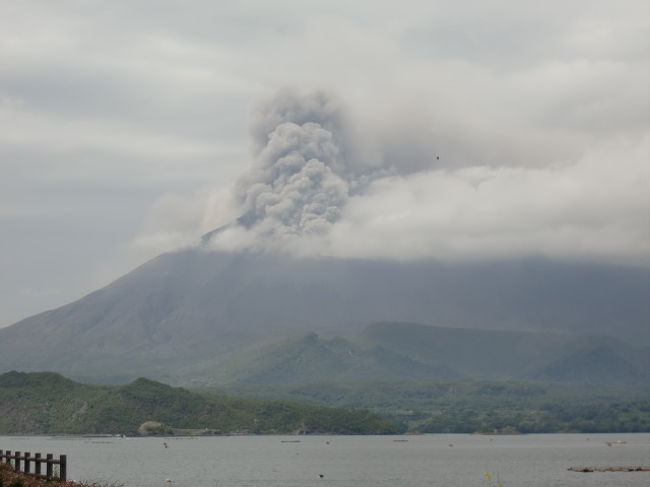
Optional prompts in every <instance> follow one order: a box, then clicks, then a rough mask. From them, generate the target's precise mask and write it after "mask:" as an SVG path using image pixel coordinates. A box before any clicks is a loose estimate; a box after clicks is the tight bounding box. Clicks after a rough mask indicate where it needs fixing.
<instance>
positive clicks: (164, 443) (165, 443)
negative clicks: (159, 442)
mask: <svg viewBox="0 0 650 487" xmlns="http://www.w3.org/2000/svg"><path fill="white" fill-rule="evenodd" d="M163 445H165V448H169V447H168V446H167V442H165V441H163ZM167 480H169V479H167ZM169 481H170V482H171V480H169Z"/></svg>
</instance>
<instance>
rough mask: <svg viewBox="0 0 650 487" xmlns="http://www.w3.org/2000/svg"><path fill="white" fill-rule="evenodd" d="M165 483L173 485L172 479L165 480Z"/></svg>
mask: <svg viewBox="0 0 650 487" xmlns="http://www.w3.org/2000/svg"><path fill="white" fill-rule="evenodd" d="M165 482H167V483H168V484H173V483H174V481H173V480H172V479H165Z"/></svg>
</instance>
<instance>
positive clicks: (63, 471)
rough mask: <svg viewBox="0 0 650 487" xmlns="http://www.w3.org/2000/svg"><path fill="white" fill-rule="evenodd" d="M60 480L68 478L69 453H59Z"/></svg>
mask: <svg viewBox="0 0 650 487" xmlns="http://www.w3.org/2000/svg"><path fill="white" fill-rule="evenodd" d="M59 462H60V463H59V480H63V481H64V482H65V481H66V480H67V479H66V476H67V473H68V455H59Z"/></svg>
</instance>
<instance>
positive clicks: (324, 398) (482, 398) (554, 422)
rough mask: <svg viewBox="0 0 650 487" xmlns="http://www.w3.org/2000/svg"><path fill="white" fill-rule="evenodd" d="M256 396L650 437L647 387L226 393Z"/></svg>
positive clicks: (421, 419) (486, 424) (449, 386)
mask: <svg viewBox="0 0 650 487" xmlns="http://www.w3.org/2000/svg"><path fill="white" fill-rule="evenodd" d="M221 391H222V392H223V391H228V392H229V393H231V394H237V395H241V396H248V397H256V398H262V397H264V398H276V399H280V398H281V399H291V400H296V401H301V402H307V403H312V404H323V405H330V406H337V407H360V406H361V405H363V407H369V408H371V409H372V410H374V411H375V412H377V413H379V414H382V415H384V416H387V417H390V418H392V419H393V420H395V421H396V422H398V423H399V424H400V428H401V430H402V431H413V432H423V433H474V432H479V433H481V432H483V433H508V432H510V433H515V432H519V433H555V432H585V433H604V432H650V389H648V388H645V389H643V388H605V389H604V388H594V387H582V388H579V387H570V386H566V385H558V384H543V383H533V382H494V381H435V382H410V383H409V382H399V383H398V382H391V383H364V384H361V383H349V384H340V383H338V384H318V385H297V386H285V387H280V386H274V387H261V386H255V387H251V386H238V387H230V388H227V389H221Z"/></svg>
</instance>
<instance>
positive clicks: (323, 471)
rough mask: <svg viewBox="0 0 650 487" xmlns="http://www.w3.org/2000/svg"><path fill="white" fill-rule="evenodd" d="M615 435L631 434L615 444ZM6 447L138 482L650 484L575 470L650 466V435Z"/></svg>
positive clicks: (35, 442) (367, 486) (221, 486)
mask: <svg viewBox="0 0 650 487" xmlns="http://www.w3.org/2000/svg"><path fill="white" fill-rule="evenodd" d="M608 441H610V442H611V441H624V442H625V443H624V444H618V445H613V446H607V442H608ZM165 444H166V445H167V446H165ZM0 448H2V449H3V450H12V451H16V450H18V451H21V452H25V451H28V452H31V453H36V452H39V453H43V454H45V453H54V454H55V455H59V454H67V455H68V464H69V466H68V472H69V473H68V477H69V479H74V480H84V481H96V482H103V483H107V484H110V483H114V484H115V485H120V484H121V485H124V486H128V487H163V486H168V487H169V486H175V487H181V486H183V487H230V486H233V487H243V486H247V487H261V486H264V487H310V486H320V487H326V486H340V487H376V486H390V487H424V486H441V487H442V486H445V487H470V486H481V487H486V486H496V485H498V483H499V482H500V483H501V484H502V485H503V486H504V487H514V486H517V487H519V486H531V487H537V486H539V487H542V486H543V487H555V486H557V487H559V486H585V487H586V486H590V487H592V486H595V487H600V486H602V487H605V486H607V487H609V486H630V487H632V486H634V487H637V486H638V487H641V486H644V487H646V486H648V485H650V472H607V473H580V472H569V471H567V468H568V467H572V466H640V465H646V466H648V465H650V434H594V435H588V434H575V435H565V434H553V435H525V436H487V435H418V436H412V435H408V436H300V437H296V436H224V437H205V438H113V437H110V438H68V437H16V436H0ZM320 475H323V477H322V478H321V477H320ZM167 480H169V482H168V481H167Z"/></svg>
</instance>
